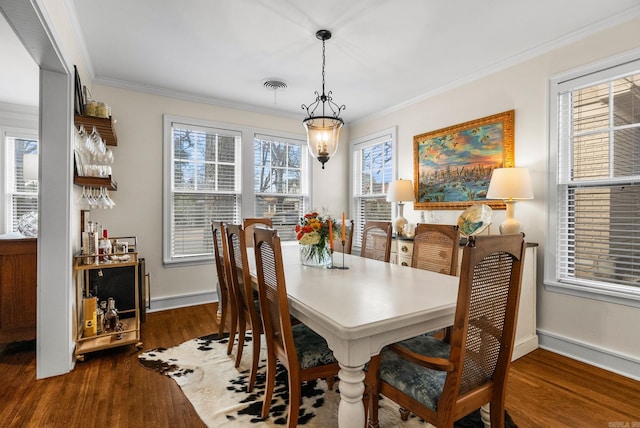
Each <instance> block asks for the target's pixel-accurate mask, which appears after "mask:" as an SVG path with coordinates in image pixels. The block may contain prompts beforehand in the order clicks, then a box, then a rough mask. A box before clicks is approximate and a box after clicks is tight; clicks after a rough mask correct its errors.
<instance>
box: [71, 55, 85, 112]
mask: <svg viewBox="0 0 640 428" xmlns="http://www.w3.org/2000/svg"><path fill="white" fill-rule="evenodd" d="M73 71H74V88H75V91H74V93H75V97H74V110H75V114H76V115H78V116H83V115H84V102H85V100H84V95H83V93H82V82H81V81H80V73H78V68H77V67H76V66H75V65H74V66H73Z"/></svg>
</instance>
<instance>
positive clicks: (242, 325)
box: [236, 317, 247, 368]
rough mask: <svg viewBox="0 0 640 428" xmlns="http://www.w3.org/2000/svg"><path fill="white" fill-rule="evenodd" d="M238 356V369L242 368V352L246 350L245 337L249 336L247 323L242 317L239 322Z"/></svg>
mask: <svg viewBox="0 0 640 428" xmlns="http://www.w3.org/2000/svg"><path fill="white" fill-rule="evenodd" d="M238 324H239V326H238V354H237V355H236V368H238V367H240V361H242V351H243V350H244V337H245V336H246V334H247V323H246V321H245V320H244V317H240V319H239V322H238Z"/></svg>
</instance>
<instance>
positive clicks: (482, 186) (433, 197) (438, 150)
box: [413, 110, 515, 210]
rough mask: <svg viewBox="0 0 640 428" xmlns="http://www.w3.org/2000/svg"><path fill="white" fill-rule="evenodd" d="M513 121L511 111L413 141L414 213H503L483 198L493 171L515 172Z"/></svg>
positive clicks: (495, 203) (500, 206) (497, 203)
mask: <svg viewBox="0 0 640 428" xmlns="http://www.w3.org/2000/svg"><path fill="white" fill-rule="evenodd" d="M514 116H515V111H514V110H509V111H506V112H503V113H498V114H494V115H492V116H487V117H483V118H482V119H476V120H472V121H470V122H465V123H461V124H458V125H454V126H450V127H447V128H443V129H438V130H436V131H431V132H427V133H424V134H420V135H416V136H414V137H413V158H414V169H413V174H414V181H413V182H414V187H415V193H416V201H415V203H414V209H416V210H448V209H465V208H468V207H469V206H470V205H472V204H487V205H489V206H490V207H491V208H494V209H496V208H497V209H505V204H504V202H502V201H496V200H486V199H485V197H486V195H487V189H488V188H489V181H490V180H491V173H492V172H493V170H494V169H495V168H508V167H512V166H514V154H513V151H514V147H513V145H514V142H513V136H514V128H513V127H514Z"/></svg>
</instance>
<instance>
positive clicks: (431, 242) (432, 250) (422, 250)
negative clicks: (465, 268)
mask: <svg viewBox="0 0 640 428" xmlns="http://www.w3.org/2000/svg"><path fill="white" fill-rule="evenodd" d="M459 245H460V232H459V231H458V226H456V225H449V224H429V223H420V224H418V225H417V226H416V229H415V236H414V238H413V254H412V257H411V267H414V268H418V269H425V270H429V271H432V272H438V273H444V274H447V275H456V274H457V272H458V249H459Z"/></svg>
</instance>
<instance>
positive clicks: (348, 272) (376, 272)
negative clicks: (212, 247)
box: [248, 242, 459, 428]
mask: <svg viewBox="0 0 640 428" xmlns="http://www.w3.org/2000/svg"><path fill="white" fill-rule="evenodd" d="M298 247H299V246H298V244H297V243H296V242H291V243H290V242H283V243H282V259H283V264H284V273H285V282H286V287H287V295H288V296H289V310H290V312H291V315H293V316H294V317H295V318H297V319H298V320H300V321H301V322H303V323H304V324H306V325H307V326H308V327H309V328H311V329H313V330H314V331H315V332H316V333H318V334H319V335H321V336H322V337H323V338H324V339H325V340H326V341H327V344H328V345H329V348H330V349H331V350H332V351H333V354H334V356H335V358H336V360H337V361H338V364H339V366H340V371H339V373H338V377H339V379H340V384H339V385H340V386H339V390H340V404H339V407H338V426H339V427H341V428H346V427H357V428H362V427H363V426H364V423H365V414H364V405H363V402H362V397H363V393H364V390H365V385H364V378H365V373H364V371H363V369H364V367H365V365H366V364H367V362H369V360H370V359H371V357H372V356H374V355H377V354H379V353H380V351H381V350H382V348H383V347H384V346H385V345H389V344H391V343H394V342H398V341H400V340H404V339H408V338H410V337H414V336H417V335H419V334H423V333H426V332H429V331H433V330H437V329H440V328H444V327H447V326H450V325H452V324H453V319H454V312H455V306H456V299H457V293H458V281H459V278H458V277H455V276H450V275H445V274H440V273H435V272H431V271H427V270H422V269H415V268H410V267H403V266H400V265H396V264H393V263H386V262H383V261H379V260H373V259H368V258H364V257H359V256H357V255H351V254H344V253H334V254H333V268H331V267H313V266H305V265H303V263H302V261H301V259H300V254H299V248H298ZM248 253H249V254H248V258H249V261H250V263H249V265H250V270H251V274H252V275H253V276H254V277H255V275H256V267H255V254H253V253H254V252H253V250H252V249H249V251H248Z"/></svg>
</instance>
